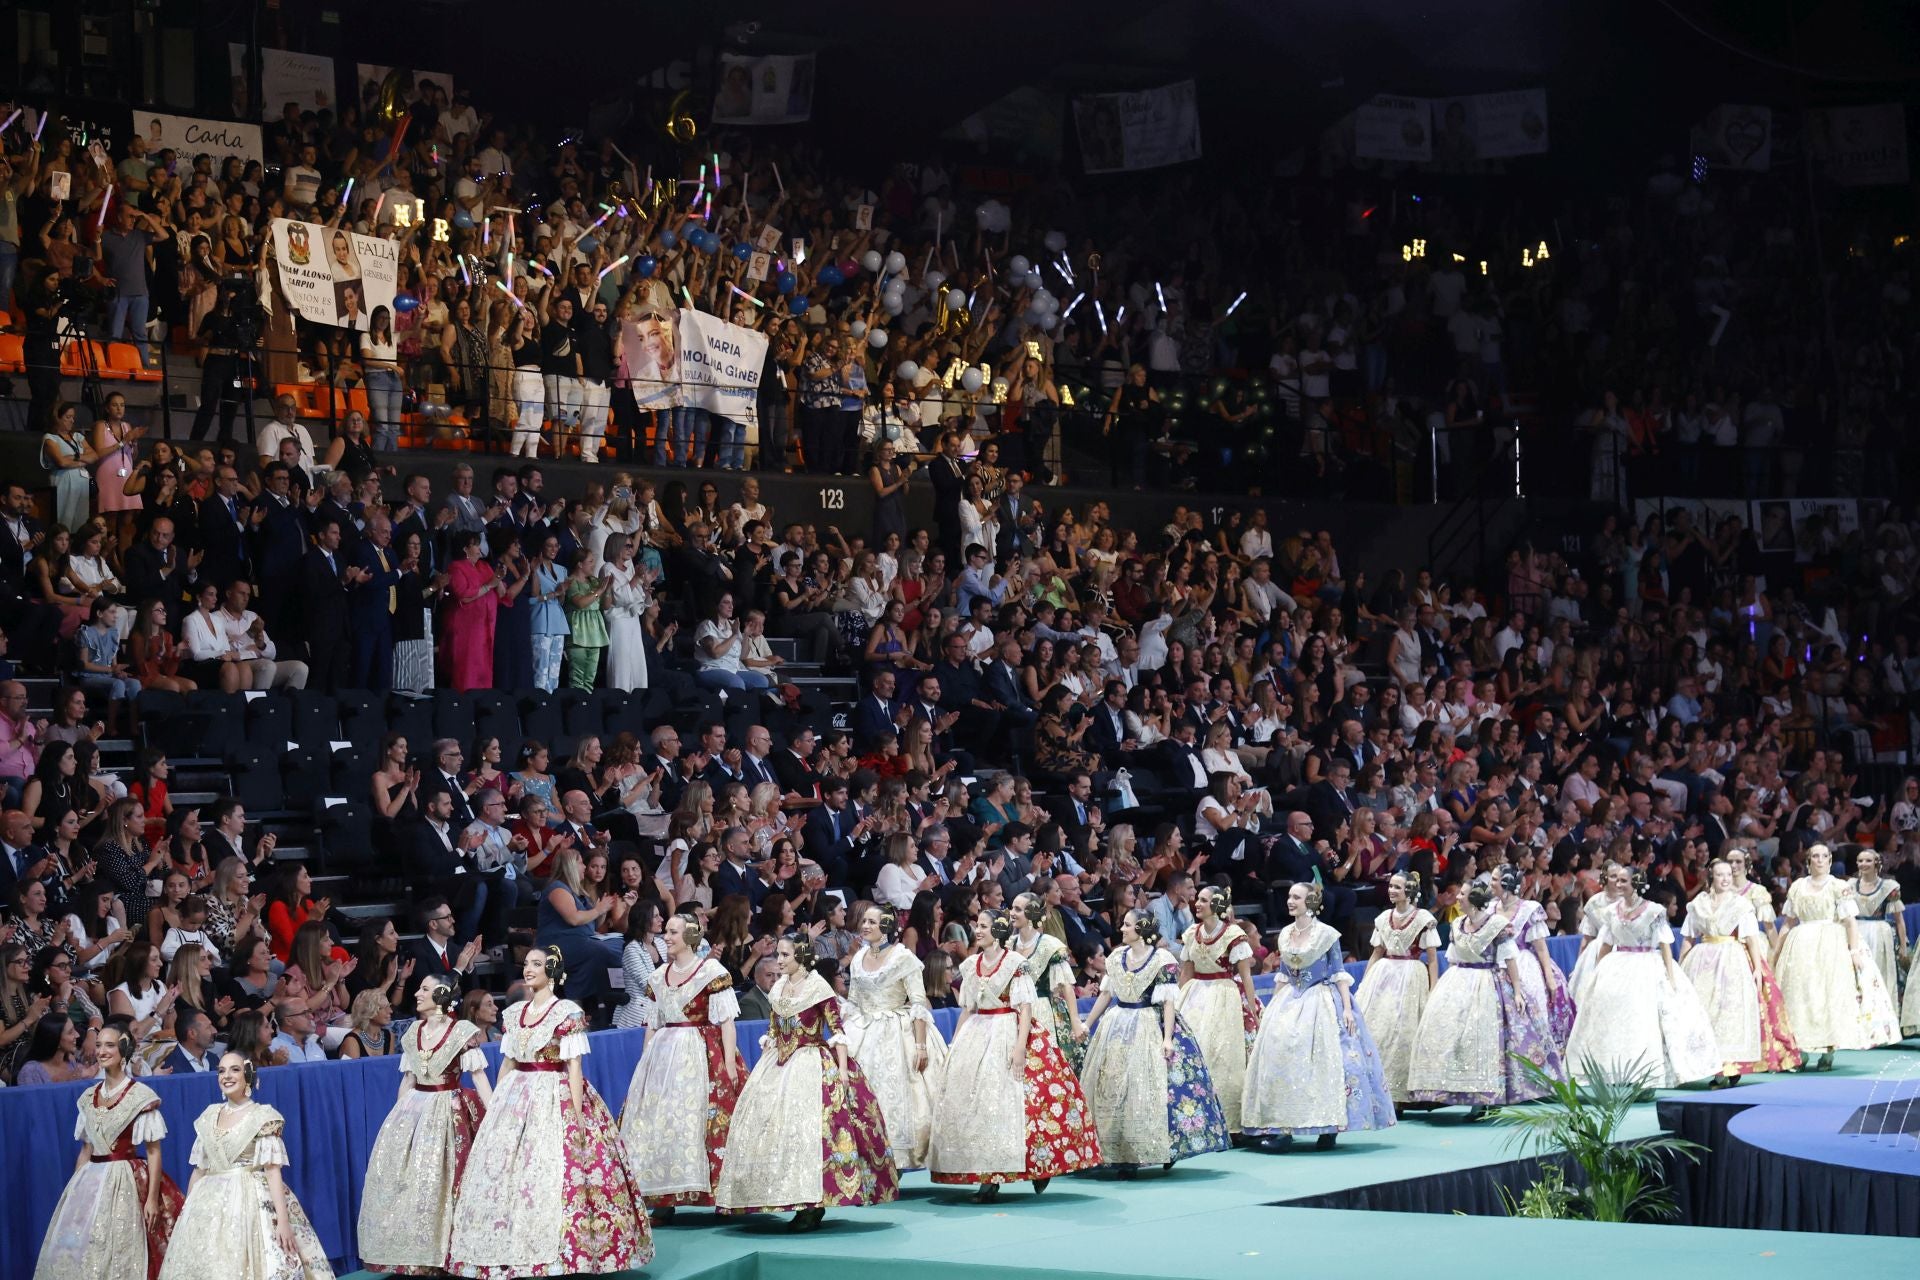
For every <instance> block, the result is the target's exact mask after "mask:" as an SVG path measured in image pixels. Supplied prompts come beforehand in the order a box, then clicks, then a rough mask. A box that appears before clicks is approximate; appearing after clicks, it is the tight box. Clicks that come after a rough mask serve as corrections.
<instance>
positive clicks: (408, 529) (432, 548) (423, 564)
mask: <svg viewBox="0 0 1920 1280" xmlns="http://www.w3.org/2000/svg"><path fill="white" fill-rule="evenodd" d="M432 506H433V482H432V481H431V480H428V479H427V478H426V477H425V476H423V475H421V474H420V473H419V472H417V471H416V472H414V473H413V474H412V475H409V476H408V477H407V481H406V500H405V501H404V502H402V503H401V504H400V505H398V506H396V507H395V508H394V510H393V545H394V546H396V547H404V546H405V545H406V544H407V537H408V535H410V534H418V535H419V537H420V576H421V577H423V578H431V577H433V575H434V574H435V573H436V572H437V571H438V570H439V568H440V565H441V563H442V561H441V558H440V548H439V546H438V535H439V532H440V530H441V529H443V528H445V527H446V526H447V525H450V524H452V523H453V512H452V511H451V510H450V509H446V508H443V509H442V510H441V512H440V514H439V515H438V516H437V517H432V518H430V516H429V513H430V510H431V508H432ZM568 563H569V565H571V563H572V562H571V561H569V562H568Z"/></svg>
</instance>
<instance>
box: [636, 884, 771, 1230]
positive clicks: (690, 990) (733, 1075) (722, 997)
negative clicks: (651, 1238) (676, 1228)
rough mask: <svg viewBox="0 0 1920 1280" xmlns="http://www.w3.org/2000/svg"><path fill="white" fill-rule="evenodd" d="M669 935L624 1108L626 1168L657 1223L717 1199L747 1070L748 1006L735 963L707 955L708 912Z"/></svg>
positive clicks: (676, 923) (671, 927)
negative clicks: (740, 1034) (704, 922)
mask: <svg viewBox="0 0 1920 1280" xmlns="http://www.w3.org/2000/svg"><path fill="white" fill-rule="evenodd" d="M663 936H664V937H665V939H666V944H667V956H666V961H667V962H666V963H665V964H664V965H662V966H661V967H659V968H658V969H655V970H654V971H653V977H652V978H651V979H649V980H648V984H647V994H648V995H649V996H650V997H651V1000H652V1008H651V1010H650V1011H649V1013H648V1016H647V1035H646V1039H645V1042H644V1043H643V1044H642V1046H641V1055H640V1061H639V1062H638V1063H637V1064H636V1065H635V1066H634V1068H633V1081H632V1083H630V1084H629V1085H628V1086H627V1101H626V1104H625V1106H623V1107H622V1108H621V1111H620V1139H621V1141H622V1143H623V1144H624V1145H625V1147H626V1152H627V1168H628V1169H629V1170H630V1171H631V1172H632V1174H633V1185H634V1188H635V1189H636V1190H637V1191H639V1193H640V1194H641V1195H642V1196H643V1197H645V1199H646V1202H647V1208H648V1210H650V1211H651V1212H652V1213H653V1216H654V1220H655V1221H656V1222H668V1221H671V1220H672V1218H673V1212H674V1210H675V1209H676V1208H678V1207H680V1206H682V1205H686V1206H711V1205H712V1204H713V1189H714V1184H715V1183H716V1182H718V1181H719V1179H720V1163H721V1161H722V1160H723V1159H724V1158H725V1156H726V1153H727V1133H728V1131H729V1128H730V1126H731V1125H732V1123H733V1110H734V1106H735V1104H736V1103H737V1102H738V1100H739V1097H740V1082H741V1080H742V1079H744V1078H745V1075H746V1072H745V1071H744V1070H743V1068H742V1067H741V1064H740V1045H739V1041H738V1039H737V1038H736V1031H735V1023H736V1022H737V1021H738V1019H739V1017H740V1002H739V1000H737V999H736V998H735V997H734V994H733V979H732V978H731V977H730V976H729V975H728V973H727V970H726V966H725V965H723V964H721V963H720V961H719V960H718V959H717V958H716V957H714V956H704V957H703V956H701V955H700V952H699V947H700V939H701V927H700V920H699V918H698V917H697V916H693V915H676V916H674V917H673V918H672V919H670V920H668V921H667V927H666V933H665V934H664V935H663ZM634 994H636V995H637V994H639V993H637V992H636V993H634Z"/></svg>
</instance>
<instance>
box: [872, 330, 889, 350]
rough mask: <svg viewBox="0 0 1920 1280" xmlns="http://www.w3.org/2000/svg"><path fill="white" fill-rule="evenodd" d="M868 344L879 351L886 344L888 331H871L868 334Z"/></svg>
mask: <svg viewBox="0 0 1920 1280" xmlns="http://www.w3.org/2000/svg"><path fill="white" fill-rule="evenodd" d="M867 345H868V346H870V347H872V348H873V349H874V350H875V351H878V350H879V349H880V348H882V347H884V346H886V345H887V331H886V330H885V329H875V330H874V331H873V332H872V333H869V334H868V335H867Z"/></svg>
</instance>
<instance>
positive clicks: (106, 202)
mask: <svg viewBox="0 0 1920 1280" xmlns="http://www.w3.org/2000/svg"><path fill="white" fill-rule="evenodd" d="M112 207H113V184H112V183H111V182H109V183H108V184H107V194H105V195H103V196H101V197H100V221H99V222H97V223H95V224H94V225H95V226H100V227H104V226H106V225H107V210H108V209H111V208H112Z"/></svg>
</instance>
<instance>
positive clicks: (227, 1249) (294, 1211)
mask: <svg viewBox="0 0 1920 1280" xmlns="http://www.w3.org/2000/svg"><path fill="white" fill-rule="evenodd" d="M225 1106H226V1104H225V1103H223V1102H216V1103H214V1104H213V1105H212V1106H210V1107H208V1108H207V1109H206V1110H205V1111H202V1112H201V1113H200V1118H199V1119H198V1120H195V1121H194V1122H193V1134H194V1137H193V1155H192V1157H191V1159H192V1161H193V1167H194V1168H195V1169H198V1170H199V1171H200V1177H199V1181H197V1182H195V1183H194V1184H193V1189H192V1190H191V1191H190V1192H188V1193H187V1204H186V1208H184V1209H182V1210H181V1211H180V1221H179V1222H178V1223H177V1224H176V1225H175V1226H174V1229H173V1239H172V1240H170V1241H168V1242H167V1260H166V1262H165V1263H163V1264H162V1265H161V1268H160V1280H210V1278H211V1277H218V1278H219V1280H333V1267H332V1266H331V1265H329V1264H328V1262H327V1251H326V1250H325V1249H323V1248H321V1247H320V1237H319V1236H317V1235H315V1234H314V1231H313V1224H312V1223H311V1222H308V1221H307V1214H306V1210H304V1209H302V1208H301V1207H300V1202H299V1201H298V1200H296V1199H295V1198H294V1195H293V1188H291V1187H288V1188H287V1189H286V1197H287V1221H288V1224H289V1225H290V1226H291V1227H292V1228H293V1244H294V1253H293V1255H292V1256H288V1255H287V1254H285V1253H283V1252H281V1249H280V1239H279V1233H278V1232H277V1231H276V1230H275V1229H274V1216H273V1199H272V1197H271V1195H270V1194H269V1193H268V1191H267V1170H268V1169H271V1168H274V1167H276V1166H278V1167H279V1168H281V1169H284V1168H286V1166H287V1144H286V1142H285V1141H284V1140H283V1139H282V1134H283V1133H285V1131H286V1120H285V1119H284V1118H282V1116H281V1115H280V1113H279V1112H278V1111H275V1110H274V1109H273V1108H272V1107H270V1106H268V1105H267V1104H266V1103H264V1102H254V1103H249V1104H248V1105H247V1106H246V1108H245V1109H244V1110H243V1111H241V1112H240V1113H239V1114H238V1115H236V1116H235V1117H234V1125H233V1128H231V1129H229V1130H227V1131H226V1132H225V1133H222V1132H221V1131H220V1112H221V1110H222V1108H224V1107H225Z"/></svg>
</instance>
